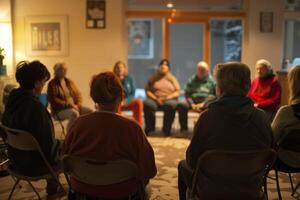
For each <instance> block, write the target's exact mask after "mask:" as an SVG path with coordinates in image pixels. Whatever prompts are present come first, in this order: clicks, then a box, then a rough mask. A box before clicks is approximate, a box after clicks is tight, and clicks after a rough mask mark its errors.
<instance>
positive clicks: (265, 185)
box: [264, 174, 269, 200]
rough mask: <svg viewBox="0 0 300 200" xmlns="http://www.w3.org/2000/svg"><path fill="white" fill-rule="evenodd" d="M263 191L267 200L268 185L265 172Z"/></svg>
mask: <svg viewBox="0 0 300 200" xmlns="http://www.w3.org/2000/svg"><path fill="white" fill-rule="evenodd" d="M264 193H265V198H266V200H268V199H269V198H268V185H267V174H266V176H265V177H264Z"/></svg>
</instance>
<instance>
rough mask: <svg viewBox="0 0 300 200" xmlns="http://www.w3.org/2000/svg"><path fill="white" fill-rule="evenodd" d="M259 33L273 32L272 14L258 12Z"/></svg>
mask: <svg viewBox="0 0 300 200" xmlns="http://www.w3.org/2000/svg"><path fill="white" fill-rule="evenodd" d="M260 32H263V33H271V32H273V12H260Z"/></svg>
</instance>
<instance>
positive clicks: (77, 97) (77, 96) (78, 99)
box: [68, 79, 82, 108]
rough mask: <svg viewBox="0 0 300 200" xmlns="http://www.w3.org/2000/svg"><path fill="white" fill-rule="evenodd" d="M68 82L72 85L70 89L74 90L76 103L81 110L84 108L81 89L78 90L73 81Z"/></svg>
mask: <svg viewBox="0 0 300 200" xmlns="http://www.w3.org/2000/svg"><path fill="white" fill-rule="evenodd" d="M68 81H69V83H70V88H71V89H72V93H73V94H74V96H73V98H74V99H73V100H74V103H75V104H76V105H77V106H78V107H79V108H80V107H81V106H82V96H81V92H80V91H79V89H78V88H77V86H76V85H75V83H74V82H73V81H71V80H70V79H68Z"/></svg>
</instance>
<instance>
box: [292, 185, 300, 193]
mask: <svg viewBox="0 0 300 200" xmlns="http://www.w3.org/2000/svg"><path fill="white" fill-rule="evenodd" d="M299 186H300V182H299V183H298V184H297V185H296V187H295V188H294V190H293V192H292V196H294V195H295V193H296V191H297V190H298V188H299Z"/></svg>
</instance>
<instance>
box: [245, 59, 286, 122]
mask: <svg viewBox="0 0 300 200" xmlns="http://www.w3.org/2000/svg"><path fill="white" fill-rule="evenodd" d="M255 68H256V73H257V78H256V79H254V80H253V81H252V84H251V87H250V90H249V92H248V97H250V98H251V99H252V101H254V103H255V104H254V106H256V107H258V108H260V109H262V110H264V111H265V113H266V114H267V116H268V119H269V122H270V123H271V122H272V120H273V118H274V116H275V114H276V112H277V109H278V108H279V105H280V100H281V87H280V84H279V81H278V79H277V77H276V76H275V75H274V73H273V70H272V66H271V63H270V62H269V61H267V60H264V59H262V60H258V61H257V62H256V65H255Z"/></svg>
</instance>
